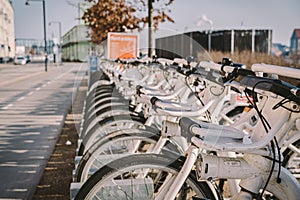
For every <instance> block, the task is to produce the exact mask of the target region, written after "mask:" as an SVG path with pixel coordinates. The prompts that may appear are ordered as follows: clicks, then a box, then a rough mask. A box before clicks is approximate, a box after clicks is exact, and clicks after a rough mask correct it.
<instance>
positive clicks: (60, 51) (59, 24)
mask: <svg viewBox="0 0 300 200" xmlns="http://www.w3.org/2000/svg"><path fill="white" fill-rule="evenodd" d="M51 23H57V24H58V28H59V51H58V54H59V59H60V60H59V63H60V64H61V63H62V58H61V56H62V55H61V54H62V50H61V22H59V21H51V22H49V26H51Z"/></svg>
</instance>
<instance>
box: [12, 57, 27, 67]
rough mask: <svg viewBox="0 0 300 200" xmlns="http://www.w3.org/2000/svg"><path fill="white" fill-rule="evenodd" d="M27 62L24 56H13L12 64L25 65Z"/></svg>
mask: <svg viewBox="0 0 300 200" xmlns="http://www.w3.org/2000/svg"><path fill="white" fill-rule="evenodd" d="M26 63H27V61H26V58H25V56H17V57H15V60H14V64H15V65H25V64H26Z"/></svg>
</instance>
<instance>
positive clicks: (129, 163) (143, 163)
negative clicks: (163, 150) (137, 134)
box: [75, 154, 216, 200]
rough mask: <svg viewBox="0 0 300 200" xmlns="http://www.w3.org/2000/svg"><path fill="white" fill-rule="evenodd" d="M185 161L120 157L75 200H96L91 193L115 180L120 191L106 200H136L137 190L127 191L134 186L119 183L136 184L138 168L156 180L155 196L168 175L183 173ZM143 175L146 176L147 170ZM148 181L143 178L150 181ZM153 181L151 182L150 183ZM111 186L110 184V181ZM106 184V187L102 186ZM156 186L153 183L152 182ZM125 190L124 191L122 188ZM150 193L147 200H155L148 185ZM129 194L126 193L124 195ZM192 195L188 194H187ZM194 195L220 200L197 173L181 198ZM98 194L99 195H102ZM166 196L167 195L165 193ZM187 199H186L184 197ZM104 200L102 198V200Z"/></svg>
mask: <svg viewBox="0 0 300 200" xmlns="http://www.w3.org/2000/svg"><path fill="white" fill-rule="evenodd" d="M184 160H185V158H184V157H180V158H177V159H174V158H170V157H167V156H166V155H158V154H138V155H130V156H127V157H124V158H120V159H118V160H115V161H113V162H111V163H109V164H108V165H106V166H104V167H102V168H101V169H99V170H98V171H97V172H96V173H95V174H93V175H92V176H91V177H90V178H89V179H88V180H87V181H86V182H85V183H84V184H83V186H82V187H81V188H80V190H79V191H78V193H77V195H76V197H75V200H83V199H94V198H95V199H96V198H97V197H95V195H94V196H93V194H91V193H96V194H97V191H99V190H100V189H101V188H102V189H104V190H105V188H104V187H103V184H104V182H106V181H111V180H112V178H113V177H115V178H113V183H114V184H115V185H116V186H117V187H115V188H114V189H115V190H118V191H115V190H113V191H111V192H109V194H108V195H110V196H105V199H106V200H109V199H114V200H116V199H118V200H121V199H134V198H135V197H136V196H135V195H137V191H135V192H132V191H133V189H131V188H130V189H129V191H130V193H128V192H126V191H125V189H126V190H128V187H130V186H132V185H127V186H124V187H127V188H124V187H123V185H122V184H118V182H119V181H120V178H126V176H127V177H128V178H130V179H129V180H127V181H129V183H132V182H133V181H134V179H133V178H134V177H133V176H134V175H136V176H137V175H140V172H141V171H137V170H138V169H144V168H145V169H146V173H147V176H146V177H147V178H146V179H148V180H149V179H151V180H152V181H153V189H152V191H153V193H154V196H155V195H156V194H157V193H158V191H159V187H160V186H162V183H163V181H164V180H166V177H167V175H171V176H172V175H173V176H176V175H177V174H178V172H179V171H180V168H181V167H182V166H183V162H184ZM143 173H145V172H144V171H143ZM139 178H140V177H139ZM146 179H144V178H142V183H144V182H143V180H144V181H145V182H146ZM122 181H123V182H126V180H124V179H122ZM150 182H151V181H150ZM106 183H107V182H106ZM101 184H102V185H101ZM151 184H152V182H151ZM122 187H123V188H122ZM145 188H146V191H145V192H146V194H145V193H142V195H146V196H147V197H148V198H145V199H153V197H152V194H153V193H152V192H151V194H149V192H148V190H147V189H148V185H147V184H146V187H145ZM124 191H125V192H124ZM120 193H121V196H122V195H126V198H124V197H120V196H115V195H119V194H120ZM187 193H188V194H187ZM191 193H192V196H193V197H199V199H200V198H204V199H211V200H213V199H216V197H215V196H214V193H213V191H212V189H211V187H209V185H208V182H206V181H204V182H198V181H197V179H196V176H195V173H193V172H191V173H190V174H189V176H188V178H187V180H186V182H185V184H184V185H183V187H182V188H181V192H180V194H179V195H180V197H181V198H180V199H191V198H192V197H191ZM98 194H100V195H103V190H102V191H101V192H99V193H98ZM98 194H97V195H98ZM163 194H164V193H163ZM129 195H131V197H129V198H128V196H129ZM149 196H150V197H149ZM182 197H184V198H182ZM100 199H101V198H100Z"/></svg>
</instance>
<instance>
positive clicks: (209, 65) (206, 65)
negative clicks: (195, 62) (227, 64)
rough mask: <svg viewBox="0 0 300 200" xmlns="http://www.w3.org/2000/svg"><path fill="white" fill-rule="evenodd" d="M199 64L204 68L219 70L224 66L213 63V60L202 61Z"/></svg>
mask: <svg viewBox="0 0 300 200" xmlns="http://www.w3.org/2000/svg"><path fill="white" fill-rule="evenodd" d="M199 65H200V66H201V67H203V68H207V69H213V70H217V71H221V67H222V65H220V64H217V63H213V62H207V61H201V62H200V64H199Z"/></svg>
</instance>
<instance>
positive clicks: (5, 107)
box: [2, 103, 14, 110]
mask: <svg viewBox="0 0 300 200" xmlns="http://www.w3.org/2000/svg"><path fill="white" fill-rule="evenodd" d="M13 105H14V104H12V103H10V104H8V105H7V106H4V107H2V110H7V109H9V108H10V107H12V106H13Z"/></svg>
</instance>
